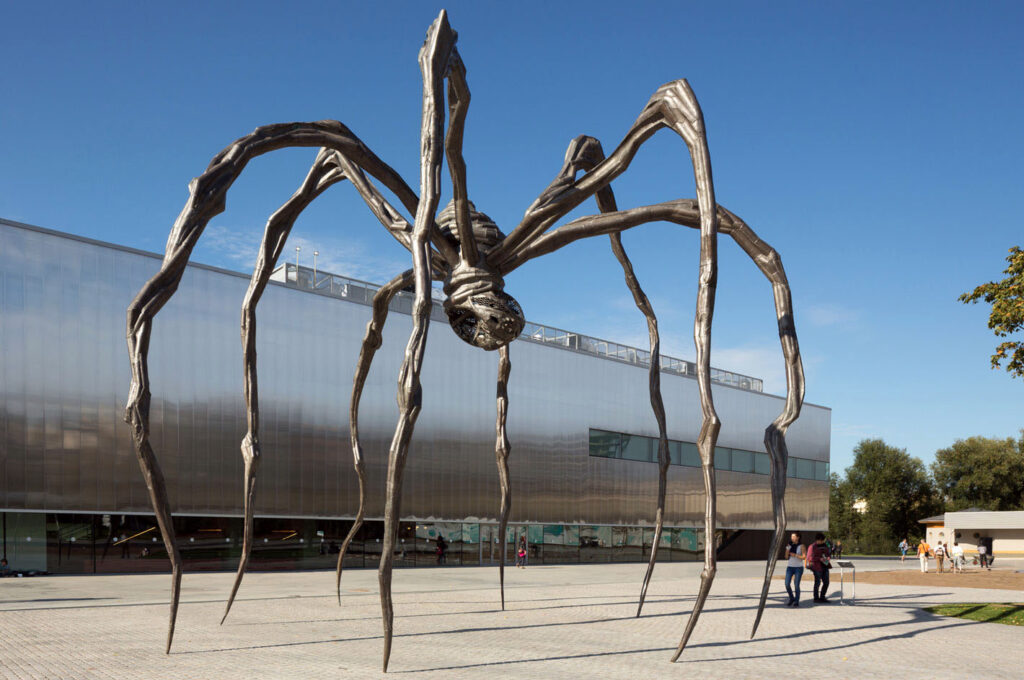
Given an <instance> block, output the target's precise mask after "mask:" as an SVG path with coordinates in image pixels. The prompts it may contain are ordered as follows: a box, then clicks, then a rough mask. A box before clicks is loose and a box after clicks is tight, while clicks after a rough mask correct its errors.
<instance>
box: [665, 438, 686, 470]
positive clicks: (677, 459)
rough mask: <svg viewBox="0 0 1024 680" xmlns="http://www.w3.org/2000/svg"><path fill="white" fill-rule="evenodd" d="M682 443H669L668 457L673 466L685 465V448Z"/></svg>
mask: <svg viewBox="0 0 1024 680" xmlns="http://www.w3.org/2000/svg"><path fill="white" fill-rule="evenodd" d="M682 446H683V445H682V442H674V441H669V443H668V457H669V460H671V461H672V465H682V464H683V448H682Z"/></svg>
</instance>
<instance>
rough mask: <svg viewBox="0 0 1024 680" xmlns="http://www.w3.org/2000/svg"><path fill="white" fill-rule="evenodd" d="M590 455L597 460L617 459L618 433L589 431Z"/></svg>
mask: <svg viewBox="0 0 1024 680" xmlns="http://www.w3.org/2000/svg"><path fill="white" fill-rule="evenodd" d="M590 455H591V456H596V457H598V458H618V457H619V433H618V432H605V431H604V430H591V431H590Z"/></svg>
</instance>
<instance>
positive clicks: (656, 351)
mask: <svg viewBox="0 0 1024 680" xmlns="http://www.w3.org/2000/svg"><path fill="white" fill-rule="evenodd" d="M604 158H605V156H604V149H602V148H601V142H600V141H598V140H597V139H596V138H594V137H588V136H586V135H580V136H579V137H576V138H575V139H574V140H572V142H570V143H569V149H568V150H567V151H566V153H565V163H564V165H563V166H562V170H561V172H559V174H558V177H556V178H555V181H554V182H553V183H552V184H551V186H549V187H548V188H547V189H546V190H545V191H544V192H543V193H542V194H541V196H540V197H539V198H538V199H537V201H535V202H534V206H531V208H535V207H536V206H538V205H539V204H541V203H543V202H544V201H545V200H546V199H547V198H548V197H550V196H552V195H555V194H556V193H557V192H558V190H559V189H560V188H564V187H565V186H566V185H567V184H569V183H571V182H573V181H575V179H576V173H577V172H579V171H587V170H591V169H592V168H593V167H594V166H595V165H597V164H598V163H600V162H601V161H603V160H604ZM597 207H598V208H599V209H600V210H601V212H602V213H609V212H618V207H617V206H616V202H615V194H614V192H613V191H612V188H611V186H610V185H609V186H606V187H604V188H602V189H600V190H599V191H598V192H597ZM608 238H609V240H610V241H611V246H612V253H613V254H614V255H615V259H617V260H618V261H619V264H620V265H621V266H622V272H623V275H624V276H625V278H626V285H627V286H628V287H629V291H630V293H632V295H633V302H634V303H636V306H637V308H638V309H639V310H640V313H642V314H643V315H644V317H645V318H646V319H647V333H648V335H649V336H650V346H651V357H650V368H649V370H648V383H649V386H650V393H651V409H652V410H653V411H654V418H655V421H656V422H657V423H658V505H657V509H656V511H655V521H654V540H653V543H652V545H651V556H650V560H649V561H648V563H647V572H646V573H645V574H644V580H643V583H642V584H641V586H640V601H639V603H638V604H637V608H636V615H637V616H638V617H639V616H640V613H641V612H642V611H643V608H644V599H645V598H646V597H647V587H648V585H649V584H650V582H651V576H652V574H653V573H654V564H655V562H656V561H657V559H658V546H659V544H660V543H661V534H662V532H663V531H664V528H665V496H666V492H667V489H668V468H669V463H670V459H669V452H668V426H667V423H666V420H665V402H664V400H663V399H662V397H661V351H660V349H661V337H660V334H659V333H658V317H657V316H656V315H655V314H654V308H653V307H652V306H651V302H650V300H649V299H648V297H647V295H646V294H645V293H644V291H643V288H642V287H641V286H640V281H639V280H638V279H637V277H636V273H635V272H634V271H633V263H632V262H630V260H629V256H628V255H626V249H625V248H624V247H623V245H622V236H621V233H619V232H615V233H611V234H608Z"/></svg>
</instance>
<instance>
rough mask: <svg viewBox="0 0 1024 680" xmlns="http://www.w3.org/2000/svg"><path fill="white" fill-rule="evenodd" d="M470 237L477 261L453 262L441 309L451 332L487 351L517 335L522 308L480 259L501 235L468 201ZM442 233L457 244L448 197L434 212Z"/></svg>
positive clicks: (521, 324)
mask: <svg viewBox="0 0 1024 680" xmlns="http://www.w3.org/2000/svg"><path fill="white" fill-rule="evenodd" d="M469 219H470V223H471V226H472V230H473V240H474V241H475V242H476V247H477V251H478V252H479V253H480V255H481V256H483V257H481V261H480V262H478V263H477V264H476V265H473V266H470V265H467V264H465V263H464V262H461V261H460V262H457V263H455V264H454V266H452V267H451V269H450V270H449V271H448V272H447V276H445V279H444V293H445V295H446V296H447V297H445V300H444V312H445V314H446V315H447V316H448V323H449V324H450V325H451V327H452V330H454V331H455V334H456V335H457V336H459V337H460V338H462V340H464V341H465V342H467V343H469V344H470V345H473V346H474V347H479V348H481V349H485V350H488V351H493V350H496V349H500V348H502V347H505V346H507V345H508V344H509V343H510V342H512V341H513V340H515V339H516V338H518V337H519V334H520V333H522V332H523V327H524V326H525V325H526V317H524V316H523V308H522V307H521V306H520V305H519V303H518V302H517V301H516V299H515V298H513V297H512V296H511V295H509V294H508V293H506V292H505V279H504V278H503V277H502V276H501V275H499V274H498V273H496V272H495V271H494V270H493V269H492V268H491V267H489V266H488V265H487V264H486V260H485V259H484V258H485V257H486V255H487V253H489V252H490V251H491V250H492V249H493V248H494V246H496V245H498V244H499V243H501V242H502V241H503V240H504V239H505V234H503V233H502V232H501V230H500V229H498V225H496V224H495V223H494V220H492V219H491V218H490V217H488V216H487V215H485V214H483V213H482V212H477V210H476V207H475V206H474V205H473V204H472V203H471V202H470V203H469ZM437 226H438V229H439V230H440V232H441V235H442V236H445V237H447V238H450V239H451V240H452V241H453V242H454V243H456V244H458V245H459V246H460V247H461V245H462V244H461V241H460V238H459V231H458V229H457V228H456V224H455V202H454V201H451V202H450V203H449V204H448V205H447V206H446V207H445V209H444V210H442V211H441V213H440V214H439V215H438V216H437Z"/></svg>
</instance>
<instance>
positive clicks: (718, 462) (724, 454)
mask: <svg viewBox="0 0 1024 680" xmlns="http://www.w3.org/2000/svg"><path fill="white" fill-rule="evenodd" d="M731 454H732V449H727V448H725V447H724V446H716V447H715V469H716V470H728V469H730V461H731V458H732V455H731Z"/></svg>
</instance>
